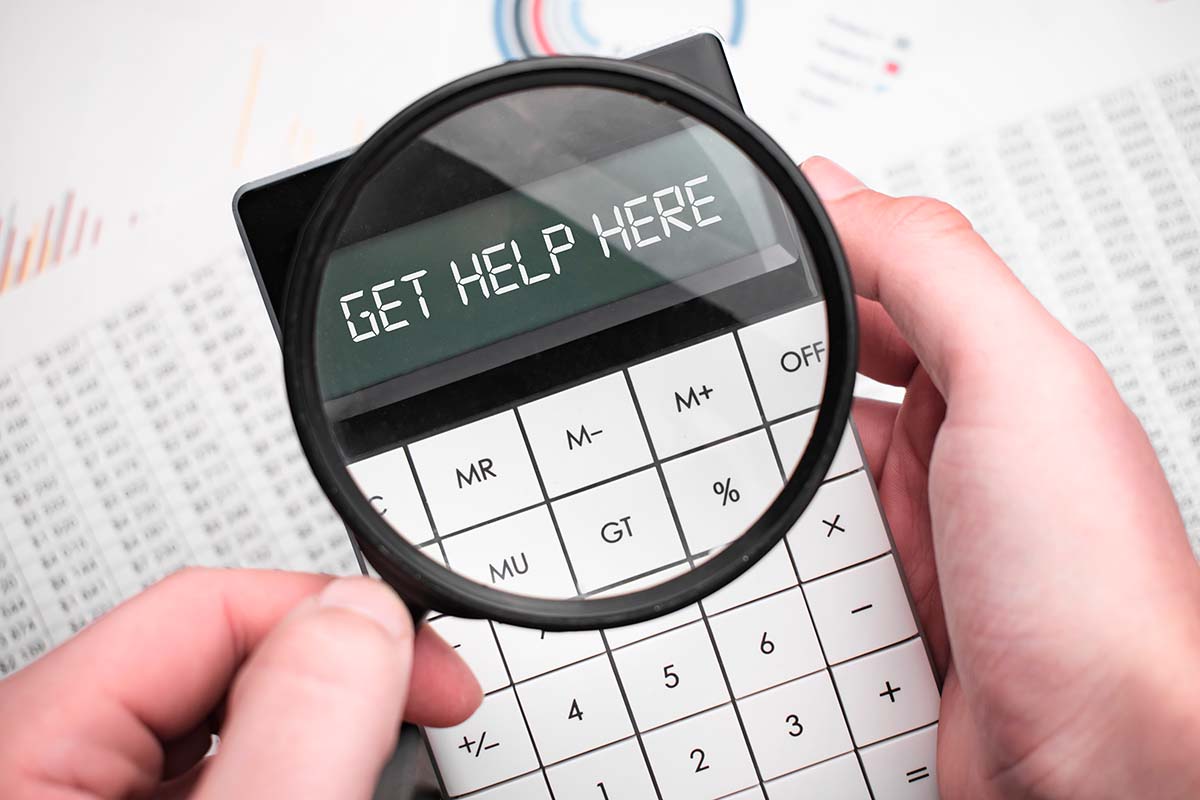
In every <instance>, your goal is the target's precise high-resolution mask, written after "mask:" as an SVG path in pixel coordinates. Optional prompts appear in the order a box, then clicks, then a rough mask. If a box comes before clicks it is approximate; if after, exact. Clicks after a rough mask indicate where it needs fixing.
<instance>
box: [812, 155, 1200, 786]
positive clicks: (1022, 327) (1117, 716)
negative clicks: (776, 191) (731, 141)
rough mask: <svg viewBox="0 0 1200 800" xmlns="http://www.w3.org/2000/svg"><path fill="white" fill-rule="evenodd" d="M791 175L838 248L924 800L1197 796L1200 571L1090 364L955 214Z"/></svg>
mask: <svg viewBox="0 0 1200 800" xmlns="http://www.w3.org/2000/svg"><path fill="white" fill-rule="evenodd" d="M804 173H805V175H806V176H807V177H808V178H809V180H810V181H811V182H812V183H813V185H814V187H815V188H816V189H817V191H818V193H819V194H820V195H821V198H822V200H823V202H824V204H825V206H826V208H827V209H828V210H829V213H830V215H831V217H832V219H833V222H834V225H835V227H836V228H837V232H838V236H839V238H840V239H841V241H842V244H843V246H844V247H845V250H846V254H847V256H848V259H849V262H850V266H851V271H852V272H853V276H854V280H855V284H856V291H857V292H858V294H859V298H858V309H859V317H860V325H861V332H862V352H861V355H860V361H861V363H860V367H859V369H860V371H861V372H862V373H864V374H866V375H868V376H870V377H872V378H875V379H876V380H879V381H882V382H884V383H888V384H892V385H895V386H903V387H905V388H906V390H907V392H906V394H905V397H904V402H903V403H901V404H900V405H899V406H894V405H890V404H885V403H878V402H872V401H859V402H858V403H857V404H856V407H855V409H854V418H855V421H856V422H857V424H858V426H859V431H860V432H861V435H862V438H863V442H864V446H865V449H866V451H867V456H868V461H869V464H870V468H871V471H872V472H873V474H874V475H875V479H876V481H877V482H878V484H879V491H880V496H881V499H882V502H883V506H884V510H885V512H886V514H887V517H888V520H889V522H890V524H891V527H892V531H893V534H894V536H895V539H896V546H897V549H898V551H899V555H900V559H901V561H902V563H903V565H904V569H905V571H906V572H907V573H908V581H909V585H910V587H911V589H912V593H913V596H914V598H915V601H916V604H917V608H918V612H919V613H920V616H921V619H922V622H923V624H924V627H925V630H926V632H927V634H928V636H929V641H930V645H931V647H932V649H933V653H934V658H935V661H936V665H937V668H938V671H939V672H940V673H941V674H942V675H943V676H944V686H943V690H942V714H941V724H940V727H939V735H938V741H939V744H938V748H939V752H938V771H939V775H940V782H941V790H942V793H943V796H944V797H946V798H992V797H1001V796H1004V797H1010V796H1033V797H1047V798H1058V797H1088V798H1104V797H1114V798H1116V797H1121V798H1128V797H1150V796H1153V797H1155V798H1184V797H1189V798H1194V797H1198V796H1200V758H1198V754H1200V681H1198V680H1197V674H1198V673H1200V569H1198V568H1197V564H1196V561H1195V559H1194V558H1193V556H1192V553H1191V551H1190V550H1189V548H1188V543H1187V538H1186V535H1185V532H1184V528H1183V523H1182V521H1181V519H1180V516H1179V512H1178V509H1177V507H1176V505H1175V502H1174V498H1173V497H1172V495H1171V492H1170V489H1169V487H1168V485H1167V482H1166V479H1165V478H1164V476H1163V473H1162V470H1161V468H1160V466H1159V464H1158V461H1157V459H1156V458H1155V455H1154V451H1153V449H1152V448H1151V446H1150V443H1149V441H1148V440H1147V438H1146V435H1145V433H1144V432H1143V430H1142V428H1141V426H1140V424H1139V423H1138V421H1137V419H1136V418H1135V417H1134V416H1133V414H1132V413H1131V412H1130V411H1129V409H1128V408H1127V407H1126V406H1125V404H1124V403H1123V402H1122V400H1121V398H1120V396H1119V395H1118V393H1117V391H1116V389H1115V388H1114V387H1113V384H1112V382H1111V381H1110V379H1109V377H1108V375H1107V374H1106V373H1105V371H1104V369H1103V367H1102V366H1101V364H1100V363H1099V362H1098V361H1097V359H1096V358H1095V356H1094V355H1093V354H1092V352H1091V351H1090V350H1088V349H1087V348H1086V347H1085V346H1084V345H1083V344H1082V343H1080V342H1079V341H1078V340H1077V339H1075V338H1074V337H1073V336H1071V335H1070V334H1069V333H1068V332H1067V331H1066V330H1065V329H1064V328H1063V327H1062V326H1060V325H1059V324H1058V323H1057V322H1056V321H1055V320H1054V319H1053V318H1052V317H1051V316H1050V315H1049V314H1048V313H1047V312H1046V311H1045V309H1043V308H1042V306H1041V305H1039V304H1038V302H1037V300H1035V299H1034V298H1033V297H1032V296H1031V295H1030V294H1029V293H1028V292H1027V291H1026V290H1025V288H1024V287H1023V286H1022V285H1021V283H1020V282H1019V281H1018V280H1017V279H1016V278H1015V277H1014V276H1013V274H1012V273H1011V272H1010V271H1009V270H1008V269H1007V268H1006V267H1005V265H1004V264H1003V263H1002V262H1001V261H1000V259H999V258H998V257H997V256H996V255H995V253H993V252H992V251H991V250H990V249H989V248H988V246H987V245H986V244H985V243H984V241H983V239H982V238H980V237H979V236H978V235H977V234H976V233H975V232H974V231H973V230H972V228H971V226H970V224H969V223H968V222H967V221H966V220H965V219H964V218H963V216H962V215H961V214H959V213H958V212H956V211H954V210H953V209H952V208H950V207H948V206H946V205H944V204H942V203H938V202H936V201H932V200H927V199H919V198H901V199H893V198H890V197H886V196H884V195H881V194H878V193H876V192H873V191H870V190H869V189H867V188H866V187H864V186H863V185H862V184H861V183H859V182H858V180H856V179H855V178H854V177H852V176H851V175H849V174H848V173H846V172H844V171H843V170H841V169H840V168H839V167H837V166H836V165H834V164H833V163H831V162H829V161H826V160H824V159H812V160H810V161H808V162H807V163H805V165H804Z"/></svg>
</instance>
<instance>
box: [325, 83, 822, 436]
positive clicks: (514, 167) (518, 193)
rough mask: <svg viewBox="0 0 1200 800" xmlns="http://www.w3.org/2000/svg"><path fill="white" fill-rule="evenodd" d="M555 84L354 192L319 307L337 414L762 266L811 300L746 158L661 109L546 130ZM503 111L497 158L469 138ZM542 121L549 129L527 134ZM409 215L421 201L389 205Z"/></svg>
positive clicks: (708, 290)
mask: <svg viewBox="0 0 1200 800" xmlns="http://www.w3.org/2000/svg"><path fill="white" fill-rule="evenodd" d="M565 91H568V90H566V89H562V88H552V89H543V90H538V91H534V92H526V93H522V94H521V95H519V96H518V97H516V98H510V99H507V100H506V101H504V102H496V101H493V102H491V103H489V104H488V106H489V107H488V108H487V110H486V113H484V112H482V111H476V112H474V113H472V112H467V113H464V114H461V115H459V117H458V118H455V119H453V120H451V121H449V122H448V123H442V124H440V125H439V126H438V127H437V128H436V129H435V130H433V131H431V132H430V133H428V134H427V135H426V136H425V137H424V138H423V139H422V140H421V142H420V143H419V144H418V145H415V146H414V147H412V148H410V149H409V151H406V152H404V153H402V154H401V155H400V157H398V158H397V159H396V161H395V163H394V164H393V165H392V166H391V175H390V176H389V175H388V174H387V173H385V174H384V175H381V177H380V178H378V179H376V180H375V183H376V184H378V185H377V186H376V185H373V186H372V187H370V193H369V194H368V196H366V197H364V198H362V199H360V201H359V208H358V209H356V213H355V214H354V216H353V218H352V223H351V224H350V225H348V226H347V230H346V232H345V234H344V235H343V236H342V237H341V246H340V247H339V248H338V249H337V250H336V251H335V252H334V254H333V255H332V257H331V258H330V260H329V262H328V264H327V267H326V270H325V278H324V283H323V286H322V292H321V300H320V303H319V305H318V336H319V345H320V346H319V348H318V353H319V355H320V367H321V386H322V390H323V392H324V394H325V396H326V398H327V399H328V400H330V401H331V406H330V409H331V414H332V415H333V416H335V417H341V416H352V415H354V414H356V413H361V412H362V411H364V410H369V409H371V408H377V407H379V406H381V405H385V404H390V403H394V402H396V401H399V400H403V399H405V398H408V397H411V396H413V395H415V394H420V393H422V392H425V391H428V390H429V389H431V388H434V387H436V386H439V385H445V384H446V383H448V382H452V381H454V380H455V379H461V378H463V377H466V376H469V375H471V374H477V373H478V372H480V371H482V370H484V369H486V368H488V367H492V366H496V365H498V364H501V363H510V362H512V361H515V360H518V359H521V358H523V357H527V356H530V355H535V354H536V353H538V352H541V351H544V350H548V349H550V348H553V347H554V346H556V345H559V344H562V343H565V342H568V341H575V340H579V339H582V338H585V337H587V336H589V335H591V334H593V333H596V332H597V331H599V330H603V329H606V328H611V327H613V326H614V325H617V324H620V323H622V322H625V321H628V320H629V319H633V318H637V317H644V316H647V315H652V314H654V313H656V312H659V311H662V310H664V309H667V308H670V307H671V306H674V305H678V304H679V303H680V302H682V301H683V300H685V299H687V298H691V297H697V296H706V295H709V294H712V293H714V292H716V291H718V290H720V289H723V288H725V287H727V286H730V285H733V284H736V283H738V282H741V281H745V280H749V279H753V278H755V277H757V276H761V275H764V274H766V273H768V272H771V271H772V270H776V269H780V268H784V267H793V268H796V269H798V270H799V271H800V272H801V273H802V276H801V277H802V278H803V279H805V280H804V281H803V282H804V283H806V284H807V285H804V286H802V287H800V293H799V294H798V296H795V297H793V298H792V299H793V300H796V301H802V300H805V299H808V298H811V297H814V296H815V295H816V293H817V292H816V288H815V285H814V284H813V282H812V281H811V279H810V278H808V273H807V270H806V266H805V265H804V264H803V263H801V262H802V251H801V248H800V246H799V243H798V241H797V238H796V236H795V233H794V231H793V230H792V227H791V225H790V224H788V223H787V222H786V220H785V216H784V214H783V213H782V211H781V208H780V202H779V200H778V197H777V196H776V195H775V193H774V191H773V190H772V189H771V188H770V187H769V186H768V185H767V184H766V183H765V181H764V179H763V178H762V177H761V175H760V174H759V171H758V169H757V168H756V167H755V166H754V165H753V164H752V163H751V162H750V161H749V160H748V159H747V157H746V156H745V155H744V154H743V153H742V152H741V151H740V150H739V149H737V148H736V147H734V146H732V145H731V144H730V143H729V142H727V141H725V140H724V139H723V137H722V136H721V135H720V134H718V133H716V132H715V131H714V130H713V129H711V128H709V127H707V126H704V125H701V124H697V123H696V122H695V121H693V120H691V119H690V118H688V117H686V116H684V115H681V114H680V113H678V112H674V111H669V110H666V109H663V108H657V107H648V108H647V109H645V110H644V111H643V112H641V113H638V114H630V113H628V109H626V110H625V113H624V114H623V115H622V116H623V117H624V119H625V121H626V123H627V124H623V125H621V126H620V127H619V128H618V129H617V130H608V131H607V134H608V135H603V134H604V133H605V132H603V131H597V130H593V129H590V128H584V129H582V130H577V131H575V132H574V133H573V134H569V135H565V136H564V135H563V133H562V131H560V130H559V126H558V124H553V125H551V123H552V122H553V121H554V116H553V115H554V113H555V112H556V110H557V107H559V106H561V105H564V104H566V98H565V97H564V95H563V93H564V92H565ZM613 94H616V93H613ZM604 100H605V101H608V98H604ZM608 102H611V101H608ZM576 104H577V101H576ZM590 105H592V106H595V105H603V102H601V103H591V104H590ZM493 106H498V107H493ZM589 110H590V111H592V112H593V114H595V113H598V111H599V110H594V109H589ZM614 110H616V109H614ZM510 116H511V117H515V118H516V119H518V120H519V122H517V123H511V122H510V123H509V124H510V125H516V126H517V127H518V128H519V129H520V131H521V132H522V133H528V134H529V135H528V136H525V137H523V138H524V139H525V140H526V141H524V143H523V144H520V145H517V146H513V147H511V148H495V147H492V146H490V144H491V143H490V141H489V140H487V139H481V137H479V136H477V135H472V133H473V132H474V131H477V130H478V128H479V127H480V126H487V125H491V126H495V125H497V124H498V123H497V122H496V119H497V118H502V119H506V120H507V119H509V118H510ZM543 117H544V118H546V119H547V123H546V124H547V125H549V126H550V127H548V128H547V127H544V126H541V125H538V124H537V120H539V119H541V118H543ZM509 140H510V141H511V139H509ZM517 140H518V141H521V137H518V139H517ZM426 181H428V182H429V185H428V186H426ZM414 187H419V188H414ZM452 187H457V188H456V189H453V190H452ZM424 193H430V194H432V195H433V197H432V199H422V195H423V194H424ZM407 205H414V206H419V208H414V209H405V210H403V211H401V210H399V209H398V208H397V207H398V206H407ZM376 207H378V209H376ZM531 334H533V335H531ZM363 390H369V391H366V392H364V391H363Z"/></svg>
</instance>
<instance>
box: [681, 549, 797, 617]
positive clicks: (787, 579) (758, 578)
mask: <svg viewBox="0 0 1200 800" xmlns="http://www.w3.org/2000/svg"><path fill="white" fill-rule="evenodd" d="M795 585H796V572H795V570H794V568H793V567H792V559H791V558H790V557H789V556H788V552H787V548H786V547H785V546H784V544H783V542H780V543H779V544H777V545H775V547H773V548H772V549H771V552H769V553H767V554H766V555H765V556H763V557H762V560H761V561H759V562H758V563H757V564H755V565H754V566H753V567H751V568H750V569H748V570H746V572H745V573H744V574H743V575H742V576H741V577H739V578H737V579H736V580H734V581H733V582H732V583H730V584H729V585H728V586H725V587H724V588H722V589H718V590H717V591H716V592H714V593H712V594H710V595H709V596H708V597H706V598H704V600H703V604H704V610H705V611H707V612H708V613H709V615H710V616H711V615H712V614H719V613H721V612H722V611H725V610H726V609H730V608H733V607H734V606H740V605H742V604H743V603H748V602H750V601H751V600H757V599H758V598H760V597H763V596H765V595H768V594H774V593H775V592H778V591H782V590H784V589H787V588H788V587H791V586H795Z"/></svg>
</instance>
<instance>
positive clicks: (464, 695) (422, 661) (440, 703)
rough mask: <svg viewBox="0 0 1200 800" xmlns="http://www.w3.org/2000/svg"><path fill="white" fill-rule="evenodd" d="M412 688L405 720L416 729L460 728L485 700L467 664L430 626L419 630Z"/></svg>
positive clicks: (423, 626)
mask: <svg viewBox="0 0 1200 800" xmlns="http://www.w3.org/2000/svg"><path fill="white" fill-rule="evenodd" d="M412 685H413V687H414V691H412V692H410V693H409V696H408V710H407V711H405V713H404V718H405V719H407V720H408V721H409V722H414V723H416V724H417V725H429V726H431V727H434V728H448V727H450V726H451V725H457V724H458V723H460V722H462V721H463V720H465V719H466V718H467V717H469V716H471V714H473V713H475V709H477V708H479V703H480V702H481V701H482V699H483V692H482V690H481V689H480V688H479V682H478V681H476V680H475V676H474V675H472V674H471V671H470V669H469V668H468V667H467V665H466V662H464V661H463V660H462V657H461V656H459V655H458V653H457V652H456V651H455V649H454V648H453V647H451V646H450V645H449V644H447V643H446V640H445V639H443V638H442V637H441V636H439V635H438V632H437V631H435V630H434V629H433V628H431V627H429V626H428V625H422V626H421V627H420V628H419V629H418V630H417V641H416V651H415V655H414V657H413V679H412Z"/></svg>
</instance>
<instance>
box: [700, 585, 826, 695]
mask: <svg viewBox="0 0 1200 800" xmlns="http://www.w3.org/2000/svg"><path fill="white" fill-rule="evenodd" d="M709 624H710V625H712V631H713V638H715V639H716V640H717V650H718V651H719V652H720V654H721V661H722V663H724V665H725V672H726V673H727V674H728V676H729V684H730V686H732V687H733V694H734V696H735V697H743V696H745V695H747V694H750V693H751V692H757V691H759V690H761V689H765V688H767V687H768V686H774V685H776V684H778V683H783V682H784V681H787V680H791V679H792V678H797V677H799V676H801V675H807V674H809V673H810V672H815V671H817V670H819V669H824V667H825V659H824V658H822V656H821V645H820V644H819V643H818V642H817V635H816V633H814V632H813V626H812V622H810V621H809V617H808V609H807V608H806V607H805V605H804V596H803V595H802V594H801V593H800V589H799V588H796V589H791V590H789V591H786V592H782V593H780V594H776V595H772V596H771V597H768V598H765V599H763V600H758V601H755V602H753V603H750V604H748V605H744V606H741V607H739V608H735V609H733V610H732V611H726V612H725V613H724V614H719V615H717V616H715V617H711V618H710V619H709Z"/></svg>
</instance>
